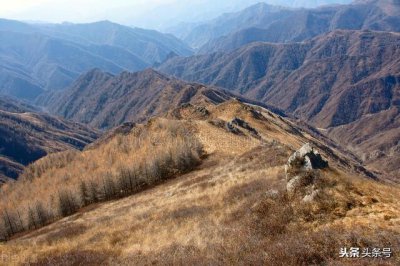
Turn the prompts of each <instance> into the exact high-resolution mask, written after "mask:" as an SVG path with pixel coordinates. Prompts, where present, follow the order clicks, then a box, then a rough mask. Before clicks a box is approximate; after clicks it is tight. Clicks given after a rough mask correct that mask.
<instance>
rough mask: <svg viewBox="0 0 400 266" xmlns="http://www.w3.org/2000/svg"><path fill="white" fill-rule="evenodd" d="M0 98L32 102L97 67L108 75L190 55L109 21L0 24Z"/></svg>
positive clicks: (159, 37) (173, 42) (175, 43)
mask: <svg viewBox="0 0 400 266" xmlns="http://www.w3.org/2000/svg"><path fill="white" fill-rule="evenodd" d="M0 38H1V40H2V41H1V43H0V58H1V60H0V61H1V62H0V82H1V84H3V86H2V87H1V88H0V93H2V94H6V95H11V96H14V97H17V98H20V99H25V100H30V101H32V100H34V99H35V98H36V97H37V96H38V95H40V94H41V93H42V92H43V91H47V90H61V89H64V88H65V87H67V86H68V85H70V84H71V83H72V82H73V81H74V80H75V79H76V78H77V77H78V76H79V75H81V73H83V72H86V71H89V70H90V69H93V68H100V69H103V70H104V71H108V72H111V73H114V74H118V73H120V72H122V71H124V70H130V71H138V70H142V69H144V68H146V67H148V66H151V65H153V64H154V63H156V62H162V61H163V60H164V59H165V58H166V57H167V56H168V55H169V54H170V53H171V52H173V53H175V54H177V55H182V56H186V55H190V54H191V50H190V48H188V47H187V46H186V45H185V44H183V43H182V42H180V41H179V40H178V39H176V38H174V37H172V36H171V35H165V34H161V33H158V32H155V31H149V30H143V29H138V28H129V27H125V26H121V25H118V24H114V23H111V22H107V21H106V22H97V23H91V24H32V25H30V24H25V23H21V22H17V21H10V20H0Z"/></svg>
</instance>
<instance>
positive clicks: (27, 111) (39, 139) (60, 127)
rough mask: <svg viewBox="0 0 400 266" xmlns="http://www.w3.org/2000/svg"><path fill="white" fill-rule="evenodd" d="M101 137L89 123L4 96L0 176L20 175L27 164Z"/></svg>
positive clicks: (0, 106) (0, 119)
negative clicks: (82, 122)
mask: <svg viewBox="0 0 400 266" xmlns="http://www.w3.org/2000/svg"><path fill="white" fill-rule="evenodd" d="M98 137H99V132H98V131H96V130H93V129H90V128H88V127H86V126H83V125H79V124H77V123H73V122H67V121H65V120H62V119H59V118H55V117H52V116H50V115H47V114H43V113H40V112H38V111H37V110H36V109H35V108H33V107H30V106H28V105H26V104H24V103H20V102H18V101H15V100H12V99H10V98H5V97H2V98H1V99H0V178H1V179H2V180H3V181H4V180H6V179H7V178H13V179H15V178H17V177H18V175H19V174H20V173H21V172H22V170H23V168H24V166H26V165H28V164H30V163H32V162H34V161H36V160H38V159H40V158H42V157H44V156H45V155H46V154H48V153H53V152H59V151H64V150H67V149H77V150H79V149H83V148H84V147H85V146H86V145H87V144H89V143H91V142H93V141H94V140H95V139H96V138H98Z"/></svg>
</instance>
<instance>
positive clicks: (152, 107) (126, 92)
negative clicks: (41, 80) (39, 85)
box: [41, 69, 235, 128]
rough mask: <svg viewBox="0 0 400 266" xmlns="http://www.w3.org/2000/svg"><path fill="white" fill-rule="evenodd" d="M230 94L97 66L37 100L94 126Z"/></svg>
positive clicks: (218, 99) (152, 73)
mask: <svg viewBox="0 0 400 266" xmlns="http://www.w3.org/2000/svg"><path fill="white" fill-rule="evenodd" d="M234 97H235V96H234V95H233V94H230V93H228V92H223V91H219V90H214V89H212V88H207V87H205V86H204V85H200V84H192V83H186V82H183V81H180V80H177V79H174V78H169V77H167V76H165V75H162V74H160V73H158V72H156V71H154V70H152V69H147V70H145V71H142V72H137V73H129V72H123V73H121V74H120V75H117V76H114V75H112V74H109V73H105V72H102V71H100V70H98V69H95V70H92V71H90V72H88V73H87V74H85V75H82V76H81V77H80V78H79V79H78V80H77V81H76V82H75V83H74V84H73V85H72V86H71V87H70V88H69V89H67V90H65V91H64V92H60V93H55V94H53V95H52V96H51V97H47V96H46V97H44V98H45V99H44V100H43V101H42V102H41V104H42V105H45V106H46V108H47V109H48V110H49V111H50V112H52V113H54V114H57V115H60V116H62V117H64V118H66V119H70V120H73V121H76V122H81V123H84V124H89V125H91V126H94V127H98V128H110V127H114V126H118V125H121V124H122V123H124V122H131V121H133V122H142V121H145V120H147V119H148V118H149V117H152V116H155V115H161V114H164V113H166V112H167V111H169V110H171V109H173V108H174V107H178V106H180V105H181V104H184V103H189V102H199V101H211V102H215V103H219V102H222V101H225V100H226V99H230V98H234Z"/></svg>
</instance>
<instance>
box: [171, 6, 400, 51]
mask: <svg viewBox="0 0 400 266" xmlns="http://www.w3.org/2000/svg"><path fill="white" fill-rule="evenodd" d="M399 16H400V7H399V3H398V2H397V0H379V1H377V0H375V1H374V0H370V1H356V2H354V3H352V4H348V5H332V6H323V7H318V8H311V9H305V8H299V9H293V8H287V7H276V6H271V5H268V4H265V3H259V4H256V5H253V6H251V7H248V8H247V9H244V10H242V11H239V12H236V13H229V14H224V15H222V16H220V17H218V18H216V19H214V20H211V21H209V22H206V23H202V24H198V25H196V26H194V27H192V28H190V30H188V29H187V27H186V28H185V27H184V28H183V29H182V31H181V32H180V30H179V29H177V30H175V31H174V32H173V33H174V34H175V35H177V36H179V37H180V38H181V39H183V40H184V41H185V42H187V43H188V44H190V45H191V46H192V47H194V48H196V49H197V50H198V52H199V53H201V54H204V53H210V52H216V51H224V52H226V51H229V50H232V49H235V48H239V47H240V46H242V45H245V44H248V43H250V42H255V41H266V42H279V43H281V42H299V41H303V40H306V39H309V38H312V37H315V36H317V35H320V34H323V33H327V32H329V31H332V30H335V29H347V30H365V29H370V30H382V31H397V32H398V31H400V20H399Z"/></svg>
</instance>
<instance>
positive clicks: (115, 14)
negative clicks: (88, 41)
mask: <svg viewBox="0 0 400 266" xmlns="http://www.w3.org/2000/svg"><path fill="white" fill-rule="evenodd" d="M2 2H5V1H4V0H0V3H1V4H2V9H1V10H0V18H3V19H8V20H17V21H22V22H26V23H33V24H34V23H39V24H47V23H49V24H63V23H73V24H86V23H94V22H99V21H111V22H114V23H117V24H121V25H125V26H130V27H138V28H146V29H154V30H166V29H168V28H170V27H173V26H176V25H179V24H181V23H199V22H203V21H207V20H212V19H214V18H216V17H218V16H220V15H222V14H224V13H232V12H238V11H240V10H242V9H245V8H247V7H250V6H252V5H254V4H257V3H266V4H271V5H278V6H287V7H304V8H310V7H316V6H320V5H323V4H345V3H349V2H351V0H313V1H304V0H290V1H284V0H245V1H244V0H231V1H220V2H218V3H212V1H211V0H195V1H193V2H191V3H190V4H187V3H182V1H180V0H148V1H145V0H134V1H129V0H117V1H113V2H112V3H110V2H108V1H106V0H100V1H95V0H85V1H79V2H78V0H72V1H67V0H56V1H54V0H39V1H35V3H32V1H29V0H16V1H13V2H12V3H10V2H7V3H2ZM74 2H76V4H74ZM211 3H212V4H213V5H211ZM283 3H284V4H283ZM305 3H307V4H305ZM193 7H194V8H193ZM192 10H196V12H194V13H193V12H192ZM190 12H192V14H191V15H190V16H188V15H187V14H188V13H190Z"/></svg>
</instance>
